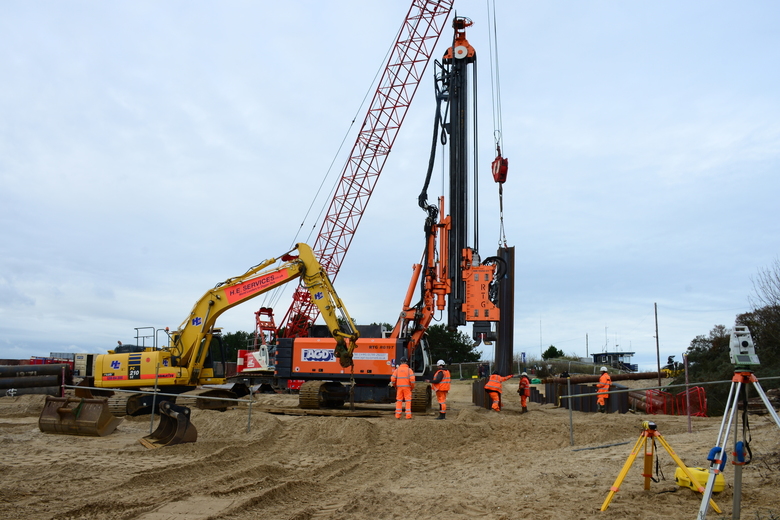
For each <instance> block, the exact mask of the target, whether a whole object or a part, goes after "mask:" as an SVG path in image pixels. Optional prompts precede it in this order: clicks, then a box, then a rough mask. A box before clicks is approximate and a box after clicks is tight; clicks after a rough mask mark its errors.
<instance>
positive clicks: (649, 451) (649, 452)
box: [601, 421, 720, 513]
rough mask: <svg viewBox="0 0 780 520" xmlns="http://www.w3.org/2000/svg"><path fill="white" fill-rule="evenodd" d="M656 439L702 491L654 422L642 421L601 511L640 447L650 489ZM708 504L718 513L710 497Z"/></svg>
mask: <svg viewBox="0 0 780 520" xmlns="http://www.w3.org/2000/svg"><path fill="white" fill-rule="evenodd" d="M656 439H658V442H660V443H661V446H663V447H664V448H665V449H666V451H667V453H669V455H670V456H671V457H672V459H674V461H675V462H676V463H677V465H678V466H680V468H681V469H682V470H683V472H685V474H686V475H687V476H688V478H689V479H691V482H693V483H696V484H698V491H699V493H703V492H704V487H703V486H702V485H701V484H699V481H698V480H697V479H696V477H695V476H693V474H692V473H691V471H690V470H689V469H688V467H687V466H686V465H685V464H684V463H683V461H682V460H680V457H678V456H677V454H676V453H675V452H674V450H673V449H672V447H671V446H669V443H668V442H666V439H664V437H663V435H661V434H660V433H659V432H658V430H657V429H656V425H655V423H654V422H651V421H644V422H643V423H642V434H641V435H640V436H639V440H638V441H636V444H634V449H633V450H631V455H629V456H628V460H626V463H625V464H624V465H623V469H621V470H620V474H618V477H617V479H615V483H614V484H612V487H611V488H610V490H609V494H608V495H607V499H606V500H604V503H603V504H601V510H602V511H606V510H607V508H608V507H609V503H610V502H611V501H612V498H613V497H614V496H615V493H617V492H618V490H619V489H620V484H621V483H622V482H623V479H624V478H625V477H626V473H628V470H629V468H630V467H631V464H633V463H634V460H636V457H637V455H639V450H641V449H642V448H644V450H645V468H644V473H642V476H643V477H645V489H650V479H651V478H652V476H653V456H654V455H655V440H656ZM648 441H649V442H648ZM648 444H649V446H648ZM710 504H711V505H712V509H714V510H715V511H717V512H718V513H720V509H719V508H718V505H717V504H716V503H715V502H713V501H712V499H710Z"/></svg>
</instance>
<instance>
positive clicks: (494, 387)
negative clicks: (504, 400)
mask: <svg viewBox="0 0 780 520" xmlns="http://www.w3.org/2000/svg"><path fill="white" fill-rule="evenodd" d="M509 379H512V374H509V375H508V376H500V375H498V374H493V375H491V376H490V380H488V382H487V383H485V390H487V391H488V392H498V393H499V394H500V393H502V389H501V383H503V382H504V381H507V380H509Z"/></svg>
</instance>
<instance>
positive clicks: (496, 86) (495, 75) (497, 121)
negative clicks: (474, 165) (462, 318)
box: [486, 0, 507, 248]
mask: <svg viewBox="0 0 780 520" xmlns="http://www.w3.org/2000/svg"><path fill="white" fill-rule="evenodd" d="M491 3H492V12H491ZM486 5H487V11H488V23H489V24H490V25H491V26H492V27H491V29H492V30H488V38H489V40H490V45H489V46H488V47H489V50H490V86H491V101H492V106H493V139H494V141H495V145H496V151H497V152H498V155H499V156H500V155H501V149H502V148H503V146H504V135H503V125H504V123H503V119H502V117H501V74H500V71H499V60H498V29H497V24H496V2H495V0H486ZM498 208H499V212H498V214H499V222H500V224H499V240H498V245H499V247H502V246H503V247H504V248H506V247H507V241H506V230H505V228H504V184H503V183H501V182H499V183H498Z"/></svg>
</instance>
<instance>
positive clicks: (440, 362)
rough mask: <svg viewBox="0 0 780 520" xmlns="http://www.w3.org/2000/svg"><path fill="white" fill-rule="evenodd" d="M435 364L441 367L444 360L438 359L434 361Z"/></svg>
mask: <svg viewBox="0 0 780 520" xmlns="http://www.w3.org/2000/svg"><path fill="white" fill-rule="evenodd" d="M436 365H437V366H440V367H443V366H444V360H443V359H440V360H439V361H437V362H436Z"/></svg>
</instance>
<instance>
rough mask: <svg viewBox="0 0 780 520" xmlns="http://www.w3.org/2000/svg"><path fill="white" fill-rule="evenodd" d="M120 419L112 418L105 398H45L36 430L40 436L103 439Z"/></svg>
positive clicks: (117, 424)
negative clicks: (54, 434)
mask: <svg viewBox="0 0 780 520" xmlns="http://www.w3.org/2000/svg"><path fill="white" fill-rule="evenodd" d="M121 422H122V419H121V418H120V417H114V416H113V415H112V414H111V412H110V411H109V409H108V401H107V400H106V399H100V398H96V399H85V398H82V397H53V396H50V395H48V396H46V404H44V406H43V410H42V411H41V416H40V417H39V418H38V428H40V429H41V431H42V432H44V433H59V434H65V435H89V436H92V437H103V436H105V435H109V434H110V433H111V432H113V431H114V430H115V429H116V427H117V426H119V423H121Z"/></svg>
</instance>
